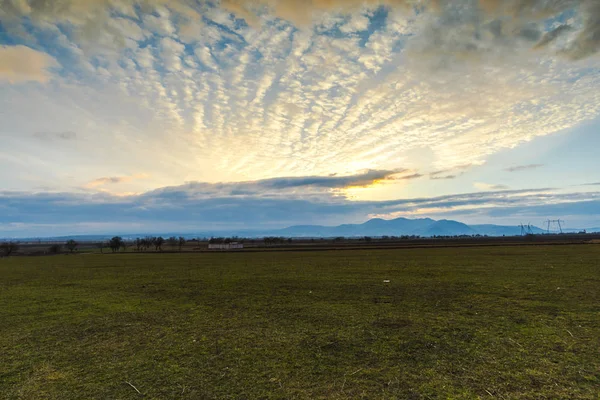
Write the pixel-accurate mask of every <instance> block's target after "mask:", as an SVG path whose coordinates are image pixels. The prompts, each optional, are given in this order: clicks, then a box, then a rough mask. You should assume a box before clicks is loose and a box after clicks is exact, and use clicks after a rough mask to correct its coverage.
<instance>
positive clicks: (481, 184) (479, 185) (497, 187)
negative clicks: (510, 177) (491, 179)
mask: <svg viewBox="0 0 600 400" xmlns="http://www.w3.org/2000/svg"><path fill="white" fill-rule="evenodd" d="M473 186H475V188H477V189H480V190H507V189H509V187H508V186H507V185H502V184H490V183H484V182H475V183H474V184H473Z"/></svg>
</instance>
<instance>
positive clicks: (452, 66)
mask: <svg viewBox="0 0 600 400" xmlns="http://www.w3.org/2000/svg"><path fill="white" fill-rule="evenodd" d="M599 129H600V2H598V1H597V0H381V1H377V0H368V1H360V0H255V1H250V0H223V1H200V0H170V1H166V0H141V1H132V0H53V1H35V0H0V141H1V143H2V145H1V147H0V236H3V237H19V236H55V235H67V234H84V233H89V234H95V233H112V232H118V233H136V232H149V231H150V232H157V231H170V232H174V231H177V232H182V233H183V232H194V231H206V230H221V229H222V230H226V229H260V228H277V227H286V226H290V225H296V224H321V225H337V224H341V223H359V222H364V221H366V220H368V219H370V218H374V217H378V218H386V219H389V218H396V217H407V218H423V217H431V218H435V219H443V218H445V219H455V220H459V221H462V222H466V223H495V224H502V225H516V224H519V223H531V224H533V225H537V226H543V225H544V222H543V221H545V220H547V219H557V218H560V219H561V220H564V221H565V225H566V227H568V228H591V227H600V168H599V167H600V161H599V160H600V158H599V157H598V149H600V134H599Z"/></svg>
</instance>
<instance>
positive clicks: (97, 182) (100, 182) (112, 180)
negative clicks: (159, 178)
mask: <svg viewBox="0 0 600 400" xmlns="http://www.w3.org/2000/svg"><path fill="white" fill-rule="evenodd" d="M147 178H149V175H148V174H134V175H125V176H105V177H102V178H97V179H94V180H93V181H90V182H88V183H87V184H86V185H85V187H86V188H89V189H92V188H97V187H99V186H105V185H110V184H117V183H126V182H131V181H133V180H136V179H147Z"/></svg>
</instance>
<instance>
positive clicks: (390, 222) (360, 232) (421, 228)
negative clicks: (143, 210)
mask: <svg viewBox="0 0 600 400" xmlns="http://www.w3.org/2000/svg"><path fill="white" fill-rule="evenodd" d="M531 229H532V231H533V233H534V234H541V233H545V230H544V229H540V228H538V227H536V226H532V227H531ZM580 231H582V229H565V230H564V232H565V233H567V232H571V233H572V232H575V233H577V232H580ZM587 232H588V233H591V232H600V228H591V229H587ZM520 234H521V228H519V227H518V226H504V225H492V224H483V225H467V224H464V223H462V222H459V221H453V220H447V219H442V220H437V221H436V220H434V219H431V218H417V219H408V218H396V219H381V218H373V219H370V220H368V221H367V222H365V223H362V224H343V225H338V226H322V225H294V226H290V227H287V228H283V229H256V230H227V231H225V230H214V231H209V230H206V231H197V232H192V233H190V232H188V233H183V232H171V233H169V232H160V233H133V234H123V233H119V232H115V233H114V234H107V235H72V236H60V237H51V238H49V237H46V238H43V240H56V241H66V240H68V239H75V240H78V241H100V240H107V239H109V238H110V237H112V236H115V235H120V236H122V237H123V238H125V239H126V240H132V239H134V238H136V237H143V236H163V237H169V236H184V237H185V238H187V239H192V238H210V237H218V236H239V237H254V238H257V237H264V236H284V237H305V238H319V237H340V236H343V237H361V236H373V237H377V236H406V235H408V236H412V235H415V236H423V237H431V236H460V235H482V236H518V235H520ZM38 239H40V238H27V239H20V240H38Z"/></svg>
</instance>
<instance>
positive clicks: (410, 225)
mask: <svg viewBox="0 0 600 400" xmlns="http://www.w3.org/2000/svg"><path fill="white" fill-rule="evenodd" d="M531 229H532V232H533V233H543V232H544V231H543V230H542V229H540V228H538V227H531ZM274 234H275V235H278V236H289V237H337V236H344V237H353V236H354V237H356V236H402V235H417V236H457V235H487V236H503V235H504V236H515V235H520V234H521V228H520V227H518V226H503V225H489V224H488V225H467V224H464V223H462V222H458V221H453V220H447V219H442V220H437V221H436V220H434V219H431V218H419V219H408V218H396V219H390V220H385V219H380V218H374V219H371V220H369V221H367V222H365V223H363V224H344V225H338V226H320V225H297V226H290V227H288V228H285V229H281V230H279V231H277V232H274Z"/></svg>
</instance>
